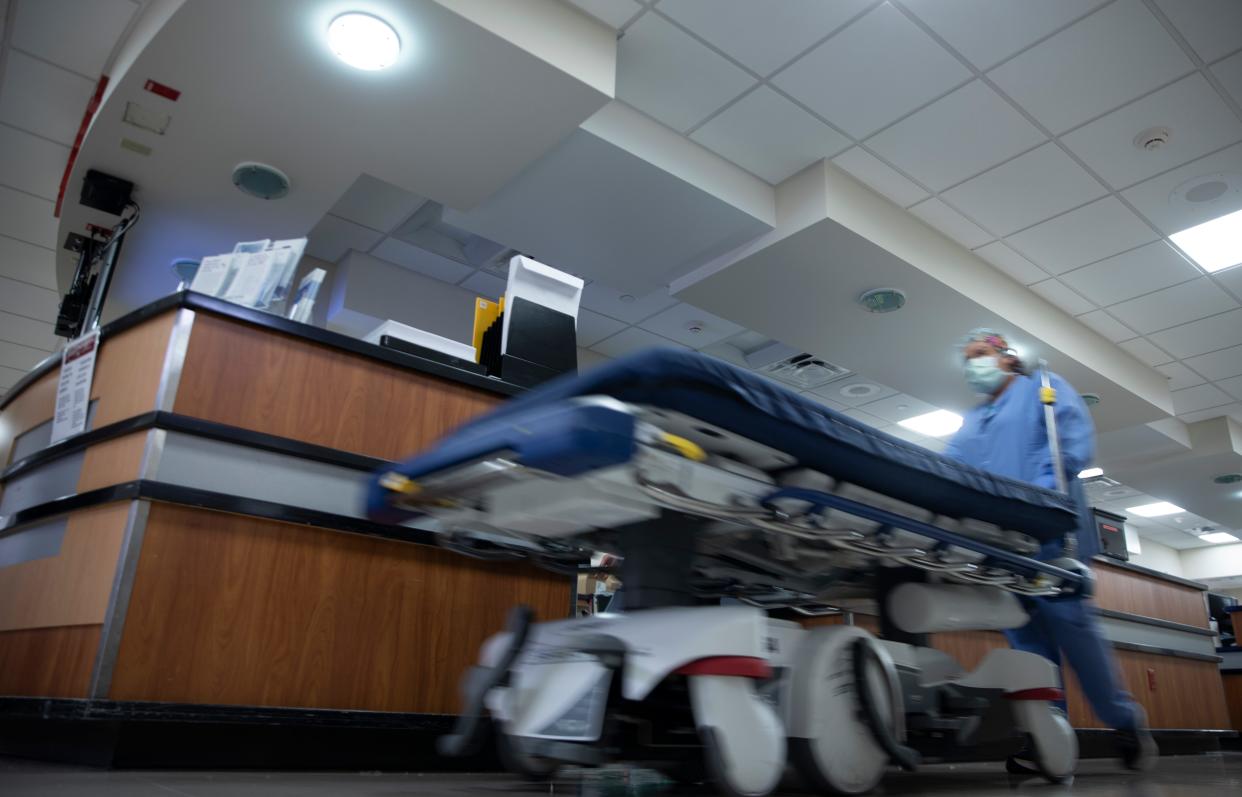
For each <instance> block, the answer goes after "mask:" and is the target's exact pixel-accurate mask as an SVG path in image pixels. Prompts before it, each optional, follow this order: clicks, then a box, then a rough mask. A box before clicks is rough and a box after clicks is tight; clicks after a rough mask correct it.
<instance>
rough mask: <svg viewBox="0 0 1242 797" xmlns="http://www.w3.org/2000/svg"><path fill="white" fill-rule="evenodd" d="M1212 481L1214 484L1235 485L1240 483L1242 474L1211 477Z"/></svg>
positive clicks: (1223, 474)
mask: <svg viewBox="0 0 1242 797" xmlns="http://www.w3.org/2000/svg"><path fill="white" fill-rule="evenodd" d="M1212 481H1213V482H1215V483H1216V484H1237V483H1238V482H1242V473H1222V474H1220V475H1219V476H1213V477H1212Z"/></svg>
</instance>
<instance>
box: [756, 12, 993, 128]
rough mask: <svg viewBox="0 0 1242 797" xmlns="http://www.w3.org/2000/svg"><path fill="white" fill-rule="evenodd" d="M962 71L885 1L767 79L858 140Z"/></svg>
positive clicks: (949, 84)
mask: <svg viewBox="0 0 1242 797" xmlns="http://www.w3.org/2000/svg"><path fill="white" fill-rule="evenodd" d="M847 75H848V77H845V76H847ZM969 76H970V73H969V72H968V71H967V70H966V67H964V66H962V65H961V63H960V62H958V60H957V59H955V58H954V57H953V56H952V55H950V54H949V52H948V51H947V50H945V49H944V48H943V47H941V46H940V45H939V44H937V43H936V41H935V40H934V39H932V38H931V37H930V36H928V35H927V34H926V33H924V32H923V31H922V30H920V29H919V28H918V26H917V25H915V24H914V23H913V22H911V21H910V20H909V19H907V18H906V17H905V15H903V14H902V13H901V12H900V11H898V10H897V9H895V8H893V7H892V6H891V5H889V4H888V3H885V4H883V5H881V6H880V7H879V8H877V9H876V10H874V11H872V12H871V13H869V14H867V15H866V16H865V17H863V18H862V19H860V20H858V21H857V22H855V23H853V24H852V25H850V26H849V27H847V28H845V29H844V30H842V31H840V32H839V33H837V34H836V35H834V36H833V37H832V38H830V39H829V40H828V41H826V42H824V43H823V44H821V45H820V46H818V47H816V48H815V49H814V50H812V51H811V52H810V53H808V54H807V55H805V56H803V57H802V58H800V59H799V60H798V61H797V62H795V63H794V64H793V65H792V66H790V67H789V68H787V69H785V70H783V71H782V72H780V73H779V74H778V75H777V76H776V77H775V78H774V79H773V83H775V84H776V86H777V87H779V88H780V89H782V90H783V91H786V92H788V93H789V94H791V95H793V96H794V97H795V98H797V99H798V100H799V101H800V102H803V103H805V104H806V105H807V106H809V107H810V108H812V109H813V110H815V112H816V113H818V114H819V115H821V116H823V117H824V118H825V119H827V120H828V121H830V122H832V123H833V124H834V125H836V126H837V127H839V128H841V129H842V130H844V131H845V132H847V133H849V134H850V135H852V136H854V137H855V138H862V137H864V136H867V135H869V134H871V133H873V132H875V131H876V130H878V129H880V128H881V127H883V126H884V125H886V124H888V123H890V122H893V121H896V120H897V119H898V118H900V117H901V116H902V115H904V114H906V113H909V112H910V111H913V110H914V109H915V108H917V107H919V106H920V105H922V104H923V103H925V102H928V101H929V100H933V99H935V98H936V97H937V96H939V95H940V94H943V93H944V92H946V91H948V90H950V89H952V88H953V87H954V86H956V85H957V84H959V83H962V82H964V81H965V80H966V79H967V78H968V77H969Z"/></svg>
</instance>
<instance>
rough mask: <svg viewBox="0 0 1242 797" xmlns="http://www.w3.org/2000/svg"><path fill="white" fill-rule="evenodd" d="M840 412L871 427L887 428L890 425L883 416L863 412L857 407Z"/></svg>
mask: <svg viewBox="0 0 1242 797" xmlns="http://www.w3.org/2000/svg"><path fill="white" fill-rule="evenodd" d="M841 414H842V415H844V416H846V417H847V418H853V419H854V420H856V421H859V422H860V423H865V424H867V425H868V426H870V427H872V428H873V429H887V428H889V427H890V426H892V424H891V423H889V422H888V421H886V420H884V419H883V418H877V417H876V416H874V415H872V414H871V413H869V412H863V411H862V410H857V409H855V410H846V411H845V412H842V413H841Z"/></svg>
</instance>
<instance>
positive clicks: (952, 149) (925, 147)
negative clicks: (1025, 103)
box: [866, 80, 1046, 191]
mask: <svg viewBox="0 0 1242 797" xmlns="http://www.w3.org/2000/svg"><path fill="white" fill-rule="evenodd" d="M966 120H969V123H968V124H963V122H964V121H966ZM1045 140H1046V138H1045V136H1044V134H1043V133H1041V132H1039V130H1037V129H1036V128H1035V125H1033V124H1031V123H1030V122H1028V121H1027V120H1026V119H1025V118H1023V116H1022V114H1020V113H1018V112H1017V111H1016V110H1014V108H1013V106H1011V105H1010V104H1009V103H1007V102H1005V101H1004V100H1003V99H1001V96H1000V95H999V94H997V93H996V92H994V91H992V89H990V88H988V87H987V85H986V84H985V83H984V82H983V81H981V80H975V81H972V82H970V83H967V84H966V85H965V86H962V87H961V88H960V89H958V90H957V91H955V92H953V93H952V94H950V95H948V96H947V97H943V98H941V99H939V100H936V101H935V102H933V103H932V104H931V105H928V106H927V107H926V108H923V109H922V110H920V111H918V112H917V113H915V114H913V115H911V116H908V117H906V118H905V119H902V120H901V121H900V122H898V123H897V124H895V125H893V126H892V127H890V128H888V129H886V130H884V131H882V132H880V133H878V134H876V135H875V136H872V137H871V138H869V139H867V142H866V144H867V146H868V147H870V148H871V150H872V151H873V152H875V153H876V154H877V155H879V156H880V157H881V158H884V159H885V160H886V161H888V162H889V163H892V164H893V165H895V166H897V167H898V168H899V169H901V170H902V171H904V172H905V173H906V174H909V175H910V176H911V177H913V178H915V179H916V180H918V181H919V182H921V183H923V184H924V185H926V186H928V187H929V188H931V189H932V190H933V191H943V190H944V189H946V188H948V187H949V186H951V185H953V184H955V183H958V182H961V181H962V180H965V179H966V178H968V177H973V176H974V175H976V174H979V173H980V172H983V171H985V170H987V169H990V168H991V167H993V166H995V165H996V164H998V163H1000V162H1001V161H1003V160H1006V159H1008V158H1012V157H1013V156H1014V155H1017V154H1018V153H1020V152H1022V151H1024V150H1028V149H1030V148H1031V147H1033V146H1035V145H1036V144H1039V143H1041V142H1043V141H1045Z"/></svg>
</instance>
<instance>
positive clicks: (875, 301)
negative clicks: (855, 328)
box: [858, 288, 906, 313]
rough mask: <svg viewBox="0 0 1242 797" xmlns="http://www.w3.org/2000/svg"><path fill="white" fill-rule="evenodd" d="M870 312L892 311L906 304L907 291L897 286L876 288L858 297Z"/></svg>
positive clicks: (864, 307) (859, 301)
mask: <svg viewBox="0 0 1242 797" xmlns="http://www.w3.org/2000/svg"><path fill="white" fill-rule="evenodd" d="M858 303H859V304H860V305H862V307H863V309H864V310H866V311H867V312H868V313H892V312H895V311H897V310H900V309H901V308H903V307H905V306H906V295H905V293H903V292H901V291H899V290H897V289H896V288H874V289H872V290H869V291H867V292H866V293H864V294H863V295H862V296H859V297H858Z"/></svg>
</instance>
